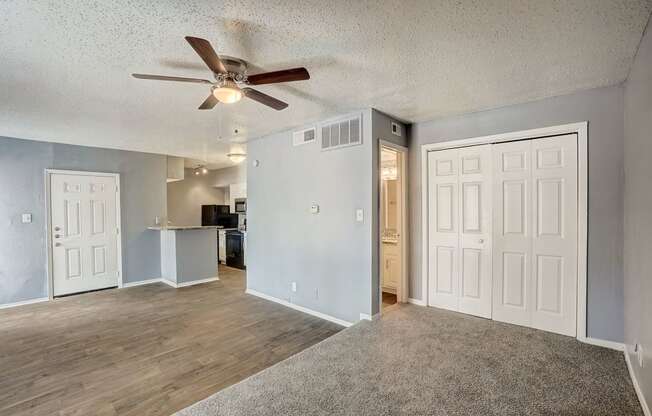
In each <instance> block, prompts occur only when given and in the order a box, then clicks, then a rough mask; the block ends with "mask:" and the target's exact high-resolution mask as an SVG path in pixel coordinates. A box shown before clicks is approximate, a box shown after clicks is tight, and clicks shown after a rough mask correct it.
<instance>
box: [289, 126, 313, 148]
mask: <svg viewBox="0 0 652 416" xmlns="http://www.w3.org/2000/svg"><path fill="white" fill-rule="evenodd" d="M316 138H317V129H316V128H315V127H310V128H309V129H305V130H300V131H295V132H294V133H293V134H292V144H293V145H295V146H299V145H302V144H308V143H312V142H314V141H315V139H316Z"/></svg>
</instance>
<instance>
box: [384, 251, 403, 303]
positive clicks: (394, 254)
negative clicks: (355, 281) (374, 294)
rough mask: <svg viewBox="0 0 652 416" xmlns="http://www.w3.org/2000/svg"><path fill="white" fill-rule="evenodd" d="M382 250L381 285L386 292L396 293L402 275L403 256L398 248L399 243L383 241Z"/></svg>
mask: <svg viewBox="0 0 652 416" xmlns="http://www.w3.org/2000/svg"><path fill="white" fill-rule="evenodd" d="M382 250H383V256H382V259H383V264H382V270H381V279H382V284H381V286H382V289H383V291H384V292H390V293H396V288H397V287H398V281H399V277H400V275H401V256H400V253H399V250H398V244H396V243H383V245H382Z"/></svg>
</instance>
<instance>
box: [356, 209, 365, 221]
mask: <svg viewBox="0 0 652 416" xmlns="http://www.w3.org/2000/svg"><path fill="white" fill-rule="evenodd" d="M355 220H356V221H357V222H364V211H363V210H362V208H358V209H356V210H355Z"/></svg>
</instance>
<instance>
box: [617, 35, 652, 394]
mask: <svg viewBox="0 0 652 416" xmlns="http://www.w3.org/2000/svg"><path fill="white" fill-rule="evenodd" d="M624 255H625V345H626V347H627V353H628V354H629V357H630V361H631V363H632V368H633V370H634V375H635V377H636V379H637V380H638V384H639V386H640V388H641V392H642V393H643V395H644V396H645V398H646V401H647V404H648V406H652V302H650V300H651V299H652V26H651V25H650V23H648V27H647V31H646V32H645V34H644V36H643V40H642V41H641V45H640V47H639V50H638V54H637V55H636V59H635V60H634V65H633V67H632V70H631V73H630V75H629V78H628V80H627V82H626V84H625V249H624ZM637 342H638V343H640V344H641V345H642V346H643V355H644V360H645V363H644V367H643V368H641V367H640V366H639V365H638V361H637V359H636V355H635V354H634V353H633V350H634V345H635V343H637Z"/></svg>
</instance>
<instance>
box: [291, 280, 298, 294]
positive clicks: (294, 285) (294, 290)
mask: <svg viewBox="0 0 652 416" xmlns="http://www.w3.org/2000/svg"><path fill="white" fill-rule="evenodd" d="M292 291H293V292H296V291H297V282H292Z"/></svg>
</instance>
